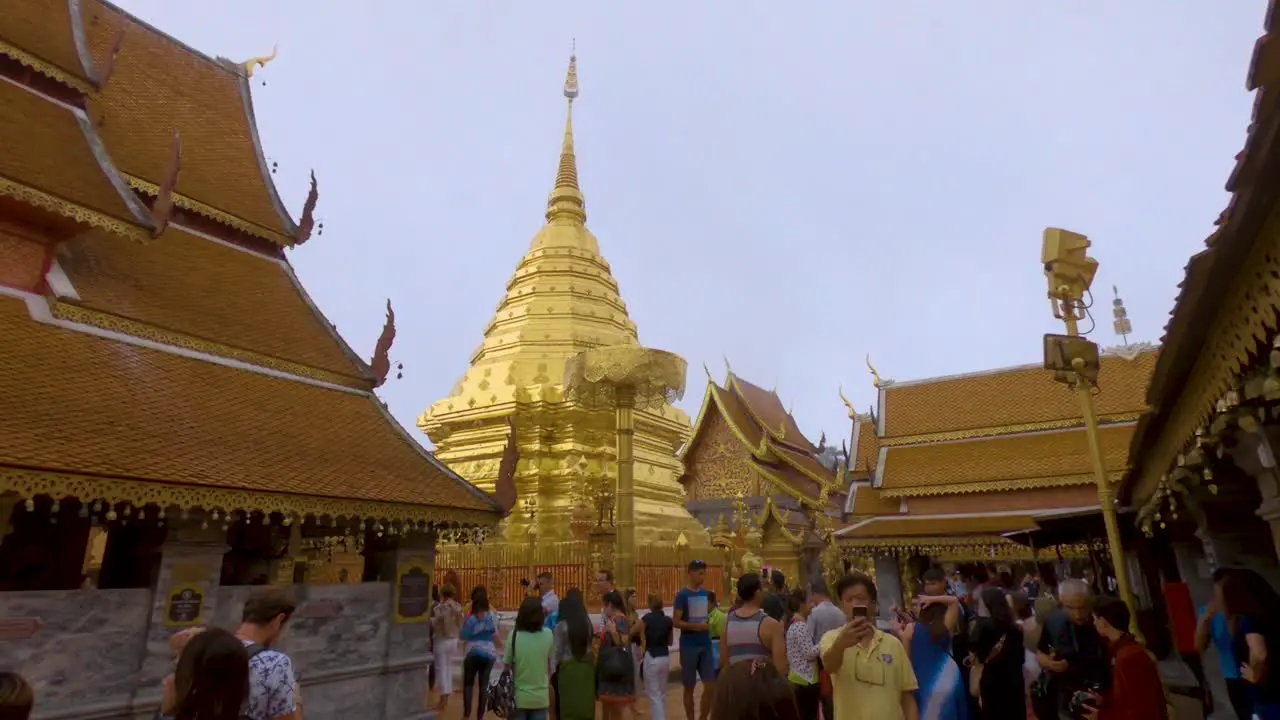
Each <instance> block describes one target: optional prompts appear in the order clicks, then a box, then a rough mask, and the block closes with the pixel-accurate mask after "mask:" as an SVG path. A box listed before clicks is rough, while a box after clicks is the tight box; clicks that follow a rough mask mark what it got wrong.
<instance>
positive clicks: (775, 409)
mask: <svg viewBox="0 0 1280 720" xmlns="http://www.w3.org/2000/svg"><path fill="white" fill-rule="evenodd" d="M728 390H729V392H730V393H732V394H735V395H737V396H738V397H739V398H740V399H741V400H742V405H743V407H745V408H746V409H747V412H749V413H750V414H751V417H752V418H753V419H754V420H755V422H756V424H757V425H759V426H760V427H761V428H763V429H765V430H767V431H768V432H769V434H770V435H771V436H773V438H774V439H776V440H779V441H781V442H783V443H786V444H788V445H792V446H794V447H797V448H800V449H801V450H805V451H807V452H811V453H812V452H817V451H818V448H817V447H815V446H814V444H813V443H812V442H810V441H809V438H807V437H805V435H804V433H803V432H801V431H800V427H799V426H798V425H796V420H795V418H794V417H792V416H791V413H789V412H787V409H786V408H785V407H783V405H782V398H780V397H778V393H777V392H775V391H773V390H765V389H764V388H762V387H760V386H759V385H756V384H754V383H751V382H748V381H746V380H743V379H742V378H740V377H738V376H737V375H734V374H732V373H730V374H729V383H728Z"/></svg>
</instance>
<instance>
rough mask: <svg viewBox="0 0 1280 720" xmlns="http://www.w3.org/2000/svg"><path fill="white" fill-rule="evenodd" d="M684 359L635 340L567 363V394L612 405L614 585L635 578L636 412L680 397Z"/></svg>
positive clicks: (600, 405) (629, 584) (586, 401)
mask: <svg viewBox="0 0 1280 720" xmlns="http://www.w3.org/2000/svg"><path fill="white" fill-rule="evenodd" d="M687 372H688V364H687V363H685V361H684V358H682V357H680V356H679V355H676V354H674V353H669V352H666V351H665V350H653V349H650V348H646V347H643V346H641V345H638V344H628V345H609V346H605V347H598V348H593V349H591V350H587V351H585V352H581V353H578V354H577V355H575V356H573V357H572V358H569V361H568V362H567V363H565V373H564V375H565V377H564V389H565V395H566V396H567V397H570V398H574V399H576V400H577V401H578V402H579V403H581V404H582V405H583V406H584V407H587V408H600V409H603V408H612V409H613V411H614V432H615V437H616V442H617V449H618V486H617V515H616V519H615V521H614V526H615V527H616V528H617V539H616V543H617V550H616V552H615V558H614V572H615V573H617V579H618V584H619V585H620V586H622V587H624V588H633V587H635V582H636V554H635V546H636V524H635V515H636V505H635V499H636V488H635V455H634V447H633V440H634V437H635V431H636V428H635V411H636V410H647V409H650V408H656V407H661V406H662V405H664V404H667V403H670V402H673V401H675V400H679V399H680V398H681V397H683V396H684V383H685V375H686V373H687Z"/></svg>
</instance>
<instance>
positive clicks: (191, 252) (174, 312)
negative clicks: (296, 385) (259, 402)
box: [59, 226, 372, 379]
mask: <svg viewBox="0 0 1280 720" xmlns="http://www.w3.org/2000/svg"><path fill="white" fill-rule="evenodd" d="M60 255H61V257H60V260H59V263H60V264H61V265H62V268H63V270H64V271H65V272H66V274H67V276H68V278H70V280H71V284H72V285H73V286H74V287H75V289H76V292H77V293H78V294H79V296H80V302H81V304H83V305H85V306H87V307H90V308H94V309H97V310H102V311H104V312H109V313H112V314H114V315H120V316H123V317H126V318H130V319H133V320H137V321H139V322H143V323H148V324H151V325H155V326H158V327H160V328H164V329H166V330H171V331H174V332H179V333H182V334H184V335H191V336H194V337H198V338H203V339H206V340H210V341H212V342H216V343H220V344H225V345H229V346H232V347H235V348H239V349H243V350H249V351H252V352H255V353H261V354H263V355H268V356H271V357H275V358H280V359H283V360H288V361H291V362H296V363H299V364H302V365H307V366H310V367H314V368H318V369H321V370H327V371H330V372H333V373H337V374H340V375H345V376H347V377H352V378H366V379H367V378H369V377H371V376H370V375H369V371H368V370H367V368H365V367H364V365H363V363H359V364H357V361H356V360H355V359H354V358H352V357H351V356H349V355H348V354H347V352H346V351H345V349H344V348H343V347H342V345H341V343H340V342H339V341H338V339H337V338H336V337H335V334H334V333H332V332H330V329H329V328H328V327H327V326H326V323H327V321H326V320H325V319H324V317H323V316H322V315H321V314H320V313H319V312H318V311H316V310H314V309H312V307H311V305H310V304H308V302H307V301H306V299H305V297H304V295H303V294H302V291H301V290H300V287H299V286H298V285H296V284H295V283H294V281H293V278H291V277H290V274H289V272H288V271H287V270H286V269H285V267H283V266H282V265H281V264H280V263H279V262H277V261H276V260H275V259H272V258H268V257H265V256H263V255H260V254H257V253H254V252H249V251H246V250H243V249H240V248H236V247H231V246H229V245H227V244H224V243H220V242H215V241H212V240H209V239H206V238H203V237H199V236H196V235H192V234H189V233H187V232H185V231H183V230H182V229H181V228H178V227H176V226H171V227H170V228H169V230H168V231H166V232H165V234H164V235H163V236H161V237H160V238H159V239H157V240H156V241H154V242H152V243H150V244H148V245H145V246H143V245H139V244H138V243H131V242H129V241H128V240H125V239H123V238H118V237H115V236H112V235H109V234H107V233H102V232H94V233H87V234H85V235H84V236H82V237H81V238H78V239H75V240H72V241H70V242H68V243H67V244H66V246H65V247H64V248H63V249H62V250H61V252H60ZM370 349H371V350H372V348H370Z"/></svg>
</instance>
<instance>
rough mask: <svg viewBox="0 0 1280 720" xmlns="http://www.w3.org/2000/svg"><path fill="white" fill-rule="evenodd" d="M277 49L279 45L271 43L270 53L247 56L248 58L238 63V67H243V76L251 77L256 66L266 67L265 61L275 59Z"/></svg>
mask: <svg viewBox="0 0 1280 720" xmlns="http://www.w3.org/2000/svg"><path fill="white" fill-rule="evenodd" d="M279 49H280V46H279V45H273V46H272V47H271V54H270V55H263V56H262V57H255V58H249V59H248V60H245V61H244V62H242V63H240V67H242V68H244V74H245V77H253V73H254V71H256V70H257V69H258V68H264V67H266V66H267V63H269V62H271V61H272V60H275V59H276V52H277V51H278V50H279Z"/></svg>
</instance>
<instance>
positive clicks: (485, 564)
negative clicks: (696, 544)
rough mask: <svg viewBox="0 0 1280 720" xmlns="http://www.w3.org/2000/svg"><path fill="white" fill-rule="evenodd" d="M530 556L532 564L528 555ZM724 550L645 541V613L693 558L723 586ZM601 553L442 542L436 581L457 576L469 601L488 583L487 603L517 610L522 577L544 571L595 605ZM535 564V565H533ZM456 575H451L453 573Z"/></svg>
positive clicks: (666, 595)
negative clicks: (650, 597)
mask: <svg viewBox="0 0 1280 720" xmlns="http://www.w3.org/2000/svg"><path fill="white" fill-rule="evenodd" d="M531 554H532V555H533V557H532V563H531V562H530V561H531V557H530V555H531ZM720 554H721V553H718V552H714V551H699V550H693V549H676V548H675V547H671V546H667V547H662V546H656V547H655V546H642V547H640V548H637V552H636V597H637V600H636V603H637V605H638V607H637V609H638V610H639V611H640V612H641V614H643V613H644V611H645V609H646V607H647V598H648V595H649V592H650V591H655V592H657V593H659V595H661V597H662V599H663V603H664V605H670V604H671V602H672V601H673V600H674V599H675V596H676V592H678V591H679V590H680V588H682V587H684V586H685V585H686V584H687V582H688V571H687V568H688V564H689V561H690V560H695V559H697V560H705V561H706V562H707V577H706V583H705V584H706V586H707V587H709V588H713V589H718V588H720V587H722V586H723V585H724V568H723V566H722V563H723V560H721V559H720V558H718V557H717V556H719V555H720ZM605 562H607V560H603V561H602V557H601V555H599V554H598V553H596V554H595V557H593V553H592V552H591V549H590V546H589V545H588V543H586V542H562V543H553V544H547V545H538V546H516V545H506V544H503V545H498V544H494V545H480V546H476V545H448V546H442V547H441V548H440V550H439V552H438V553H437V555H436V567H435V582H436V583H437V584H443V583H444V582H445V578H446V577H455V578H456V582H457V584H458V586H459V587H458V594H459V596H460V597H459V600H462V601H464V602H465V601H466V600H467V599H468V598H469V597H470V594H471V590H472V588H475V587H477V586H484V587H485V588H486V589H487V590H488V591H489V603H490V604H491V605H492V606H493V607H495V608H496V609H498V610H504V611H513V610H515V609H517V608H518V607H519V606H520V603H521V601H523V600H524V598H525V597H526V596H527V595H528V590H527V589H526V588H525V587H524V586H523V585H521V584H520V581H521V580H523V579H529V580H532V579H533V577H535V576H537V575H538V574H540V573H543V572H550V573H551V574H552V576H553V577H554V578H555V584H556V592H557V593H559V594H560V596H561V597H563V596H564V594H565V593H566V592H568V590H569V589H570V588H574V587H577V588H581V589H582V591H583V593H584V594H585V595H586V597H587V605H588V607H589V608H591V609H592V610H598V609H599V607H600V598H599V594H598V592H597V589H596V571H597V569H598V568H597V567H595V564H594V563H601V564H604V563H605ZM530 565H532V567H530ZM451 574H452V575H451Z"/></svg>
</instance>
